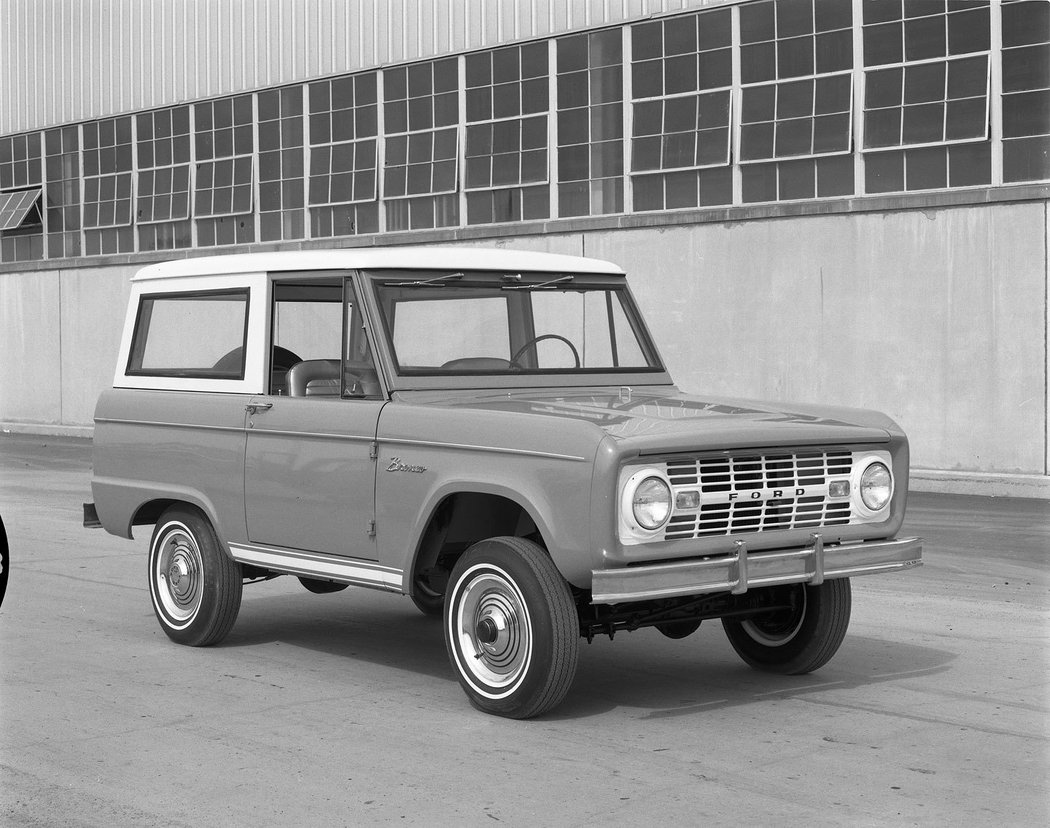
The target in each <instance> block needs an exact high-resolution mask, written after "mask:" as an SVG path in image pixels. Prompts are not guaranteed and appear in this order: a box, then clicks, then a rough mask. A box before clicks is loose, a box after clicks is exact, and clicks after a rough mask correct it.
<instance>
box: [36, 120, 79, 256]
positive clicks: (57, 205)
mask: <svg viewBox="0 0 1050 828" xmlns="http://www.w3.org/2000/svg"><path fill="white" fill-rule="evenodd" d="M44 172H45V179H46V182H47V184H46V187H45V193H46V196H47V199H46V208H47V230H48V232H47V248H48V249H47V255H48V257H53V258H63V257H65V256H79V255H80V249H81V248H80V218H81V216H80V209H81V204H80V131H79V130H78V129H77V128H76V127H75V126H66V127H57V128H55V129H49V130H48V131H47V132H45V133H44Z"/></svg>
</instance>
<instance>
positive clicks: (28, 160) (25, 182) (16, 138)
mask: <svg viewBox="0 0 1050 828" xmlns="http://www.w3.org/2000/svg"><path fill="white" fill-rule="evenodd" d="M40 183H41V182H40V133H39V132H30V133H26V134H24V135H12V136H10V137H9V138H0V190H13V189H16V188H18V187H32V186H34V185H38V184H40Z"/></svg>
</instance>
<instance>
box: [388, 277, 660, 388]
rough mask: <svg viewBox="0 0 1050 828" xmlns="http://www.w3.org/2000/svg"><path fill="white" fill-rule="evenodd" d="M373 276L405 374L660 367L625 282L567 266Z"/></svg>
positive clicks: (572, 371)
mask: <svg viewBox="0 0 1050 828" xmlns="http://www.w3.org/2000/svg"><path fill="white" fill-rule="evenodd" d="M370 275H371V276H372V277H373V278H374V279H375V280H376V283H377V288H376V294H377V297H378V300H379V305H380V309H381V311H382V318H383V324H384V327H385V333H386V337H387V341H388V342H389V344H390V346H391V348H392V350H393V353H394V359H395V362H396V364H397V368H398V371H399V372H400V373H401V374H404V375H417V376H420V375H447V374H512V373H513V374H517V373H526V374H547V373H609V372H620V371H622V372H637V371H660V370H662V368H661V367H660V364H659V361H658V360H657V358H656V355H655V352H654V350H653V348H652V347H651V345H650V344H649V342H648V340H647V338H646V337H645V335H644V332H643V329H642V326H641V325H640V324H639V322H638V317H637V313H636V311H635V309H634V306H633V304H632V303H631V301H630V297H629V295H628V293H627V290H626V287H625V286H624V285H623V283H622V280H619V282H618V283H611V282H612V280H611V279H610V278H609V277H600V276H594V275H589V274H571V273H524V274H522V273H513V274H503V273H463V272H457V271H426V272H421V271H410V272H409V271H405V272H390V271H386V272H383V273H373V274H370Z"/></svg>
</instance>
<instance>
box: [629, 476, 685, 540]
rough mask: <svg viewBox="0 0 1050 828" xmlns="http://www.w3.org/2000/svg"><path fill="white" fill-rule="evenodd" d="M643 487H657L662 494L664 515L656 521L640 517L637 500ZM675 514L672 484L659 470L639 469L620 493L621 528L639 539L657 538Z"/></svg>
mask: <svg viewBox="0 0 1050 828" xmlns="http://www.w3.org/2000/svg"><path fill="white" fill-rule="evenodd" d="M643 486H649V487H656V488H657V491H659V492H662V495H663V497H662V498H661V501H662V502H663V504H664V508H663V514H662V515H659V516H658V518H657V519H655V520H654V519H648V520H647V519H646V518H645V516H644V515H642V516H639V513H638V507H637V504H636V503H635V498H636V496H637V494H638V491H639V489H641V488H642V487H643ZM673 512H674V493H673V491H672V489H671V482H670V481H669V480H668V479H667V478H666V477H665V476H664V475H663V474H662V473H661V472H660V471H659V470H658V469H654V468H651V467H649V468H644V469H638V470H637V471H635V472H633V473H632V474H631V475H630V476H629V477H628V478H627V480H626V481H624V484H623V487H622V488H621V493H620V522H621V527H622V528H623V529H626V530H627V532H628V533H629V534H630V535H632V536H634V537H636V538H639V539H643V538H644V539H649V538H653V537H655V536H657V535H658V534H659V533H660V531H661V530H662V529H663V528H664V527H665V526H666V525H667V522H668V521H669V520H670V519H671V514H672V513H673Z"/></svg>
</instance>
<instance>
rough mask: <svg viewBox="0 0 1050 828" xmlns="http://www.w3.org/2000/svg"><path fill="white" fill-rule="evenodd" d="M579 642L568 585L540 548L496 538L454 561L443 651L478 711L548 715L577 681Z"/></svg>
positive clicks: (514, 716)
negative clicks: (446, 652)
mask: <svg viewBox="0 0 1050 828" xmlns="http://www.w3.org/2000/svg"><path fill="white" fill-rule="evenodd" d="M579 641H580V622H579V616H578V614H577V612H576V604H575V603H574V601H573V598H572V594H571V593H570V592H569V587H568V584H566V582H565V580H564V579H563V578H562V577H561V573H559V572H558V569H557V567H555V566H554V563H553V562H552V561H551V559H550V558H549V557H548V556H547V553H546V552H545V551H544V550H543V549H542V548H541V547H539V546H537V545H536V544H535V543H532V542H531V541H527V540H524V539H522V538H513V537H504V538H491V539H489V540H484V541H481V542H479V543H476V544H474V545H473V546H472V547H470V549H468V550H467V551H466V552H465V553H464V554H463V555H462V557H460V559H459V560H458V561H457V562H456V566H455V568H454V569H453V571H452V578H451V579H450V580H449V585H448V592H447V595H446V600H445V644H446V646H447V648H448V654H449V660H450V661H451V662H452V667H453V669H454V670H455V671H456V675H457V677H458V678H459V683H460V685H461V686H462V687H463V690H464V691H465V692H466V694H467V698H469V699H470V702H471V704H473V705H474V706H475V707H476V708H478V709H479V710H482V711H484V712H485V713H492V714H494V715H496V716H506V717H508V718H512V719H528V718H530V717H532V716H538V715H540V714H541V713H545V712H547V711H548V710H551V709H552V708H553V707H554V706H555V705H557V704H558V703H559V702H560V701H561V700H562V699H563V698H565V694H566V693H568V691H569V687H570V685H571V684H572V680H573V678H574V677H575V675H576V665H577V661H578V659H579Z"/></svg>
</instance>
